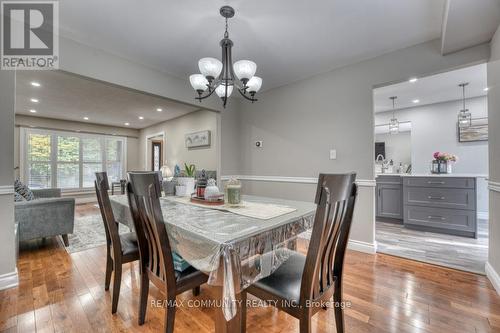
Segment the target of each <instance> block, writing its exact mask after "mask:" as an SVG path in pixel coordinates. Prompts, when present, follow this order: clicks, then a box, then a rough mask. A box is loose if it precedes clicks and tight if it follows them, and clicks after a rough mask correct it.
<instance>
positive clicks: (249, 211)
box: [166, 197, 297, 220]
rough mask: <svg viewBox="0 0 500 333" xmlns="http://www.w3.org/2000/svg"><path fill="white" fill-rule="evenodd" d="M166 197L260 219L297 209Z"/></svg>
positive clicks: (252, 203) (244, 202) (254, 203)
mask: <svg viewBox="0 0 500 333" xmlns="http://www.w3.org/2000/svg"><path fill="white" fill-rule="evenodd" d="M166 199H168V200H172V201H175V202H179V203H182V204H185V205H193V206H197V207H203V208H208V209H217V210H223V211H227V212H231V213H234V214H238V215H243V216H246V217H253V218H256V219H259V220H269V219H272V218H275V217H278V216H281V215H285V214H288V213H291V212H294V211H296V210H297V209H296V208H293V207H289V206H283V205H277V204H270V203H263V202H253V201H242V202H241V204H240V205H238V206H230V205H227V204H225V205H220V206H208V205H204V204H201V203H195V202H191V199H190V198H187V197H166Z"/></svg>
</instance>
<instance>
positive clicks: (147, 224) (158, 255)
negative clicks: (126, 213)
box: [128, 172, 175, 287]
mask: <svg viewBox="0 0 500 333" xmlns="http://www.w3.org/2000/svg"><path fill="white" fill-rule="evenodd" d="M128 178H129V181H130V183H129V185H128V196H129V205H130V210H131V214H132V218H133V220H134V227H135V230H136V234H137V241H138V243H139V251H140V256H141V264H142V265H143V268H144V269H146V270H148V271H150V272H151V274H153V276H156V277H157V278H158V279H160V280H162V281H164V282H165V283H166V284H167V286H171V287H174V286H175V271H174V264H173V258H172V252H171V248H170V242H169V240H168V235H167V230H166V229H165V223H164V221H163V215H162V211H161V206H160V196H161V188H160V183H159V179H158V178H159V177H158V173H156V172H129V174H128ZM153 282H155V281H153Z"/></svg>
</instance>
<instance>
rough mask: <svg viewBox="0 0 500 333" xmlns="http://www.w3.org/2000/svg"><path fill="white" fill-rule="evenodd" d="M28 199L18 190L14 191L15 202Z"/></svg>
mask: <svg viewBox="0 0 500 333" xmlns="http://www.w3.org/2000/svg"><path fill="white" fill-rule="evenodd" d="M21 201H26V199H24V197H23V196H22V195H20V194H19V193H17V192H14V202H21Z"/></svg>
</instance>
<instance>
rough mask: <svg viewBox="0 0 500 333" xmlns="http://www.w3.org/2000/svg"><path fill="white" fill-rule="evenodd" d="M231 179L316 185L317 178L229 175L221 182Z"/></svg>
mask: <svg viewBox="0 0 500 333" xmlns="http://www.w3.org/2000/svg"><path fill="white" fill-rule="evenodd" d="M231 178H236V179H239V180H247V181H262V182H276V183H299V184H317V183H318V178H315V177H283V176H253V175H231V176H221V180H223V181H227V180H230V179H231ZM356 184H357V185H358V186H361V187H375V185H376V183H375V180H370V179H357V180H356Z"/></svg>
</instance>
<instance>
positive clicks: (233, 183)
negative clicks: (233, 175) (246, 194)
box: [224, 179, 241, 206]
mask: <svg viewBox="0 0 500 333" xmlns="http://www.w3.org/2000/svg"><path fill="white" fill-rule="evenodd" d="M224 192H225V193H224V194H225V200H226V203H227V204H228V205H231V206H235V205H239V204H240V203H241V182H240V181H239V180H238V179H230V180H229V181H228V182H227V183H226V186H225V191H224Z"/></svg>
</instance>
